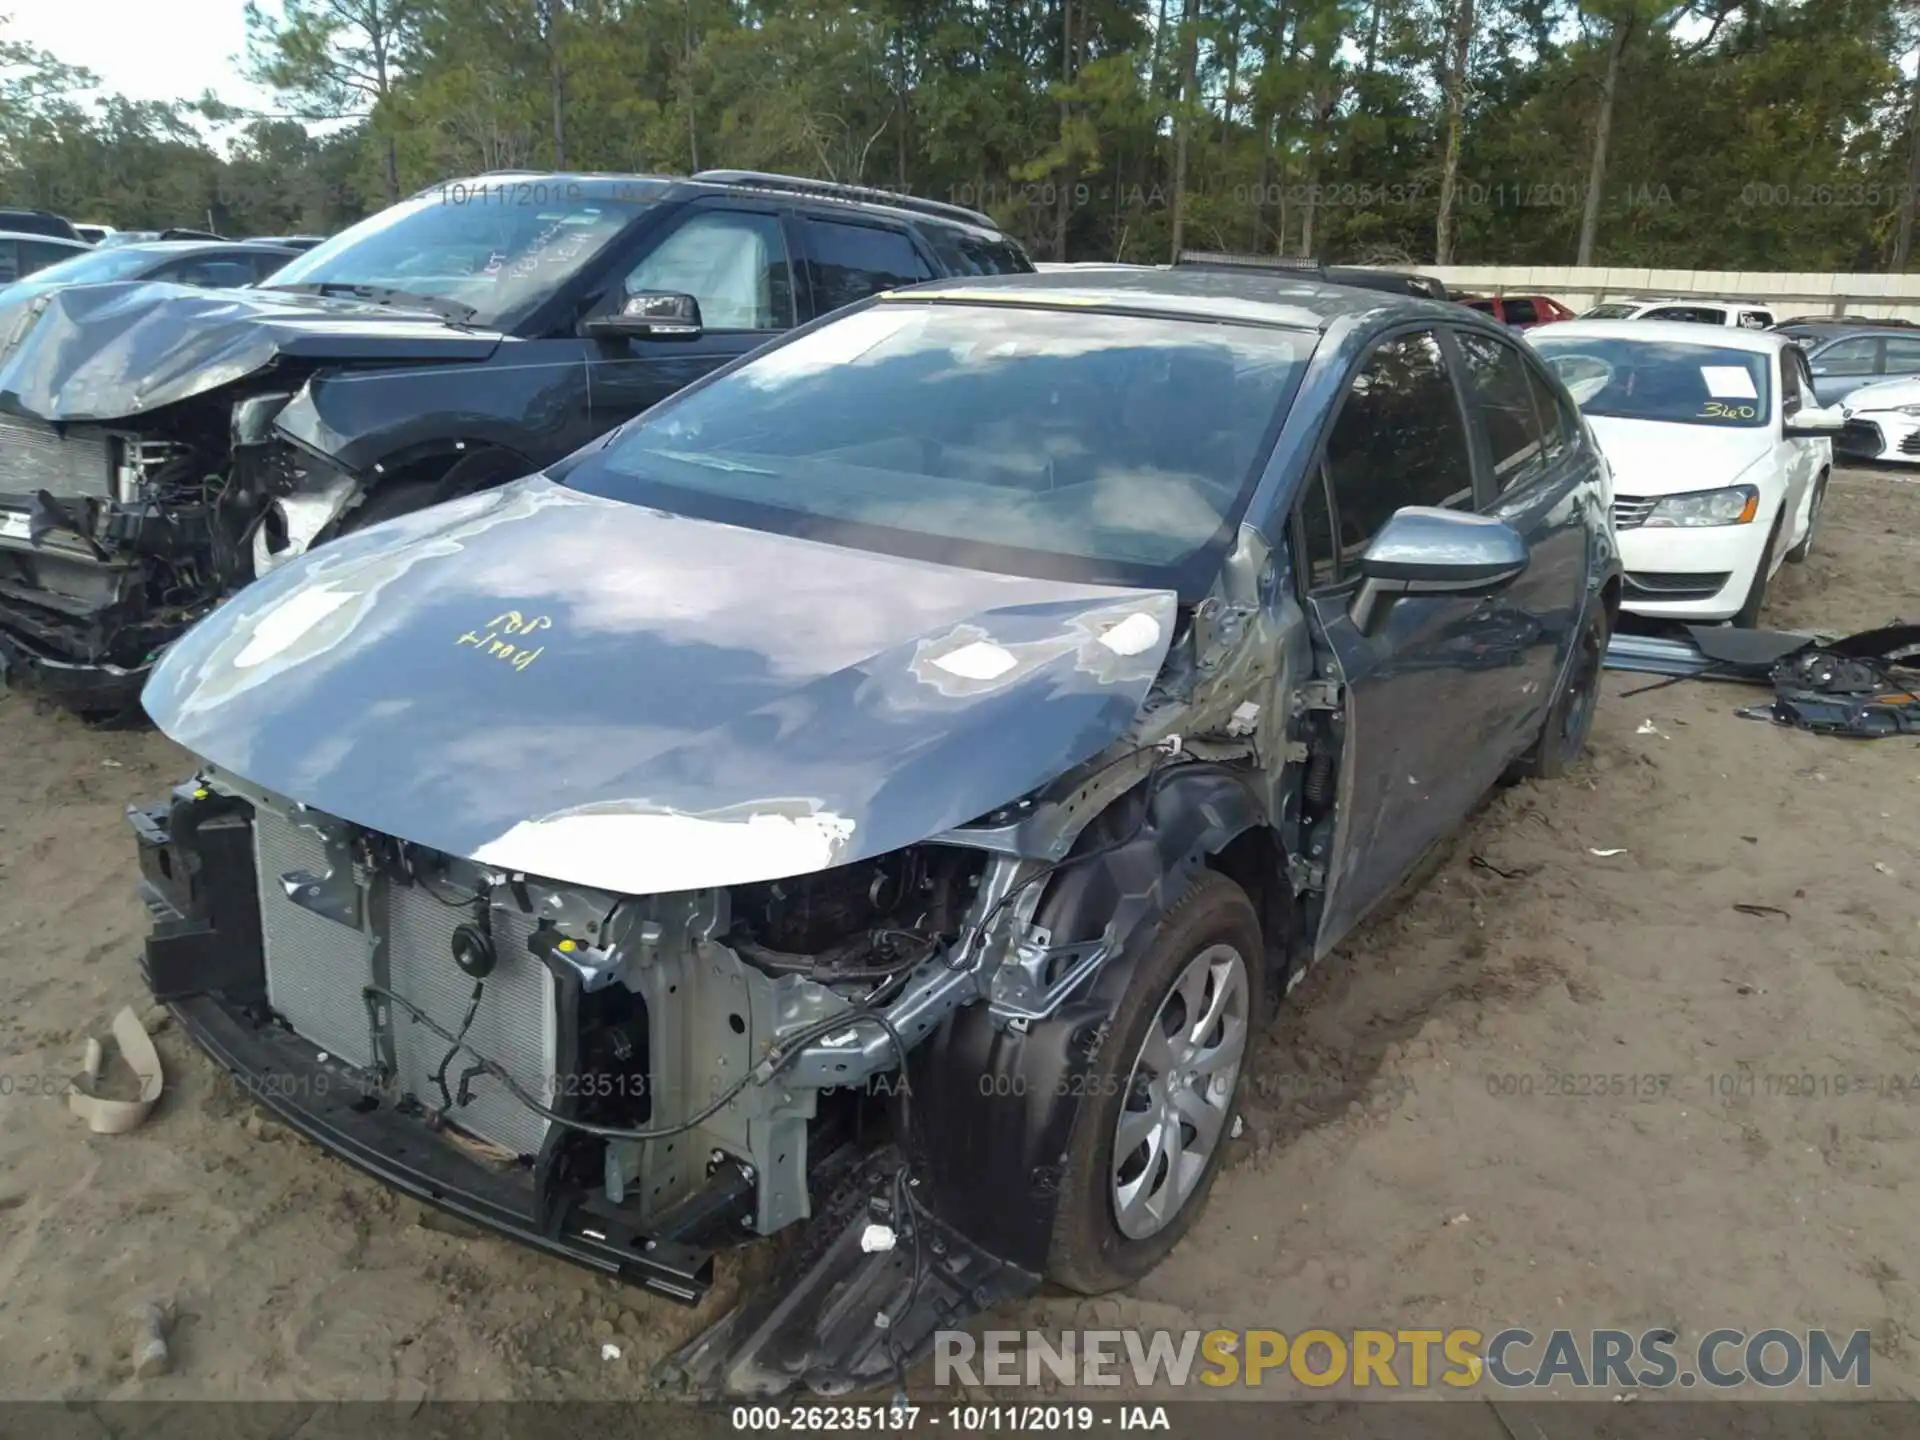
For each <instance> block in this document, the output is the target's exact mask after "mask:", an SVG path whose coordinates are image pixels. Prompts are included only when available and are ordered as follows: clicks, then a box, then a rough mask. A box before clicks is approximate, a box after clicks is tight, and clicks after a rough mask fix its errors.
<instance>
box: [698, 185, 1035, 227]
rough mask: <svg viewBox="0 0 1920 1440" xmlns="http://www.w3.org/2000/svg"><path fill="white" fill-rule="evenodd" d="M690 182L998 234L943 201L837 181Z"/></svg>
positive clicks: (986, 219) (986, 218) (985, 219)
mask: <svg viewBox="0 0 1920 1440" xmlns="http://www.w3.org/2000/svg"><path fill="white" fill-rule="evenodd" d="M692 178H693V179H695V180H697V181H700V182H701V183H702V184H706V185H735V186H739V187H741V188H742V189H750V190H777V191H779V192H780V193H781V194H783V195H814V196H818V197H819V198H820V199H822V200H852V201H859V202H862V203H864V204H868V205H891V206H893V207H894V208H895V209H896V210H912V211H914V212H916V213H918V214H921V215H931V216H933V217H934V218H935V219H938V220H958V221H960V222H961V223H963V224H966V225H977V226H979V227H980V228H981V229H983V230H992V231H994V232H995V233H996V234H997V233H999V230H1000V226H999V224H998V223H996V222H995V220H994V219H993V217H992V216H991V215H984V214H982V213H981V212H980V211H978V210H969V209H967V208H966V207H965V206H964V205H949V204H947V203H946V202H945V201H944V200H922V199H921V198H920V197H919V196H918V195H905V194H902V193H901V192H899V191H897V190H883V189H881V188H880V187H878V186H875V185H846V184H842V183H841V182H840V181H837V180H809V179H807V178H805V177H804V176H800V175H775V174H772V173H770V172H768V171H764V170H701V171H698V172H696V173H695V174H694V176H693V177H692Z"/></svg>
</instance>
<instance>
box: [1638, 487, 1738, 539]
mask: <svg viewBox="0 0 1920 1440" xmlns="http://www.w3.org/2000/svg"><path fill="white" fill-rule="evenodd" d="M1759 511H1760V492H1759V491H1758V490H1756V489H1754V488H1753V486H1751V485H1728V486H1726V487H1725V488H1724V489H1720V490H1695V491H1692V492H1691V493H1689V494H1686V495H1668V496H1666V497H1664V498H1663V499H1661V500H1660V501H1659V502H1658V503H1657V504H1656V505H1655V506H1654V507H1653V509H1652V511H1650V512H1649V513H1648V515H1647V518H1646V520H1645V521H1643V522H1642V524H1643V525H1644V527H1645V528H1647V529H1649V530H1651V529H1656V528H1662V527H1674V528H1678V527H1682V526H1697V525H1747V524H1751V523H1752V521H1753V517H1754V516H1755V515H1756V514H1758V513H1759Z"/></svg>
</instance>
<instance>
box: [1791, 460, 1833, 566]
mask: <svg viewBox="0 0 1920 1440" xmlns="http://www.w3.org/2000/svg"><path fill="white" fill-rule="evenodd" d="M1826 503H1827V473H1826V472H1825V471H1824V470H1823V471H1821V472H1820V478H1819V479H1818V480H1816V481H1814V482H1813V499H1811V500H1809V501H1808V502H1807V533H1806V534H1805V535H1804V536H1802V537H1801V540H1800V543H1799V544H1798V545H1796V546H1794V547H1793V548H1792V549H1791V550H1789V551H1787V563H1788V564H1790V565H1798V564H1800V563H1801V562H1802V561H1804V560H1805V559H1806V558H1807V556H1809V555H1811V554H1812V553H1813V537H1814V535H1815V533H1816V532H1817V531H1818V530H1819V528H1820V511H1821V509H1822V508H1823V507H1824V506H1825V505H1826Z"/></svg>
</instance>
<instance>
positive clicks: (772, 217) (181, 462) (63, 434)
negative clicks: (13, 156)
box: [0, 171, 1031, 714]
mask: <svg viewBox="0 0 1920 1440" xmlns="http://www.w3.org/2000/svg"><path fill="white" fill-rule="evenodd" d="M91 253H100V252H91ZM1030 268H1031V266H1030V265H1029V262H1028V260H1027V258H1026V256H1025V254H1024V253H1023V252H1022V251H1021V250H1020V248H1019V246H1018V245H1016V244H1015V243H1014V242H1012V241H1011V240H1009V239H1007V238H1006V237H1005V236H1004V235H1002V234H1000V233H999V232H998V231H997V230H996V229H994V228H993V225H992V222H991V221H989V220H988V219H987V218H986V217H985V216H983V215H979V214H977V213H975V212H972V211H966V210H961V209H959V208H957V207H953V206H948V205H942V204H939V203H937V202H933V201H922V200H916V199H913V198H910V197H902V196H892V195H886V194H884V193H882V192H876V191H869V190H864V189H854V188H852V187H842V186H834V185H828V184H817V183H814V182H810V181H802V180H796V179H794V178H792V177H786V176H776V175H758V174H754V173H750V172H742V171H726V172H713V173H710V174H706V175H700V176H695V177H693V178H692V179H690V180H675V179H661V178H656V177H647V176H633V177H618V176H611V177H610V176H603V175H595V176H587V175H529V174H500V175H485V176H478V177H475V178H472V179H468V180H461V181H454V182H449V183H447V184H445V185H440V186H435V187H433V188H432V189H431V190H428V191H425V192H422V193H421V194H419V195H416V196H414V197H413V198H411V199H409V200H407V201H405V202H403V203H402V204H400V205H398V206H395V207H393V208H391V209H389V210H387V211H384V212H382V213H381V214H379V215H376V216H374V217H373V218H372V219H370V220H368V221H366V222H363V223H362V224H360V225H358V226H355V227H353V228H352V229H350V230H348V231H345V232H343V233H342V234H340V235H336V236H334V237H332V238H331V239H329V240H326V241H325V242H323V243H321V244H318V245H316V246H314V247H313V248H312V249H309V250H307V251H305V252H304V253H303V254H300V255H298V256H296V257H293V259H292V263H291V264H289V265H288V266H286V268H285V269H284V270H281V271H280V272H279V273H278V274H275V275H273V276H271V277H270V278H269V279H267V280H266V282H265V283H264V284H263V285H261V286H259V287H257V288H252V289H247V290H236V291H221V292H217V293H215V292H208V291H205V290H191V289H186V288H183V287H181V286H179V285H172V284H166V283H137V282H122V283H117V284H103V285H89V286H87V287H84V288H76V289H70V290H58V291H52V292H39V293H27V294H22V295H18V296H9V295H7V294H4V293H0V667H4V669H6V670H7V671H8V672H9V673H10V674H11V676H12V677H13V678H14V679H16V680H31V681H37V682H38V683H39V684H40V685H42V686H43V687H44V688H46V689H49V690H51V691H54V692H57V693H59V694H61V695H62V696H64V697H65V698H66V699H68V700H69V701H70V702H71V703H72V704H73V705H74V706H75V707H76V708H79V709H82V710H84V711H87V712H90V713H91V712H98V713H103V714H111V713H115V712H124V711H128V710H130V709H132V708H133V707H134V706H135V702H136V697H137V695H138V691H139V686H140V683H141V680H142V678H143V677H144V676H145V674H146V673H147V672H148V670H149V669H150V667H151V665H152V662H153V660H154V658H155V657H156V656H157V655H158V653H159V652H160V651H161V650H162V649H163V648H164V647H165V646H166V645H167V644H168V643H169V642H171V641H172V640H173V639H174V638H175V637H176V636H177V635H179V634H180V633H181V632H182V631H183V630H184V629H185V628H186V627H187V626H189V625H190V624H192V623H193V621H194V620H196V619H197V618H198V617H199V616H201V615H203V614H205V613H206V612H207V611H208V610H209V609H211V608H212V607H213V605H214V604H216V603H217V602H218V601H219V600H220V599H221V597H223V596H224V595H227V594H229V593H231V592H232V591H233V590H235V589H237V588H238V587H240V586H242V585H244V584H245V583H247V582H248V581H250V580H252V579H254V578H255V577H256V576H258V575H261V574H264V573H266V572H268V571H269V570H271V569H273V568H274V567H275V566H277V565H279V564H282V563H284V562H285V561H286V560H288V559H290V558H292V557H293V556H296V555H298V554H300V553H301V552H303V551H304V550H306V549H307V548H308V547H310V546H312V545H316V544H320V543H322V542H324V541H327V540H329V539H332V538H333V537H335V536H337V535H339V534H342V533H345V532H347V531H349V530H352V529H356V528H364V527H365V526H366V525H368V524H371V523H373V522H375V521H378V520H383V519H387V518H389V517H391V516H394V515H398V514H403V513H406V512H407V511H410V510H415V509H419V508H421V507H423V506H425V505H428V504H431V503H433V502H435V501H438V500H442V499H447V498H451V497H453V496H456V495H461V494H466V493H471V492H473V491H476V490H480V489H484V488H487V487H489V486H493V485H497V484H500V483H502V482H503V481H506V480H510V479H513V478H515V477H517V476H521V475H526V474H529V473H532V472H534V471H537V470H539V469H541V468H542V467H544V466H547V465H549V464H552V463H553V462H554V461H556V460H558V459H560V458H561V457H562V456H565V455H566V454H568V453H569V452H571V451H573V450H575V449H577V448H578V447H580V446H582V445H584V444H586V443H587V442H589V441H591V440H593V439H594V438H595V437H597V436H599V435H602V434H604V433H605V432H606V431H608V430H609V429H611V428H612V427H614V426H616V425H618V424H619V423H621V422H622V421H624V420H626V419H628V418H630V417H631V416H633V415H635V414H637V413H639V412H640V411H642V410H645V409H646V408H647V407H649V406H650V405H653V404H654V403H656V402H657V401H659V400H661V399H662V398H664V397H665V396H667V395H670V394H672V393H673V392H674V391H676V390H678V389H680V388H681V387H683V386H685V385H687V384H689V383H691V382H693V381H695V380H697V379H699V378H700V377H701V376H703V375H705V374H707V373H708V372H710V371H712V370H714V369H715V368H717V367H719V366H721V365H724V364H726V363H727V362H728V361H730V360H733V359H736V358H738V357H739V356H741V355H743V354H745V353H747V352H748V351H750V350H752V349H754V348H755V347H757V346H759V345H761V344H763V343H765V342H766V341H767V340H769V339H772V338H773V337H775V336H776V335H778V334H780V333H781V332H782V331H785V330H788V329H790V328H792V327H794V326H795V325H799V324H804V323H806V322H807V321H809V320H811V319H813V318H815V317H816V316H818V315H822V314H825V313H826V312H828V311H830V310H834V309H837V308H839V307H841V306H844V305H847V304H849V303H851V302H853V301H856V300H859V299H862V298H864V297H866V296H867V295H870V294H872V293H874V292H876V291H879V290H884V289H891V288H895V287H898V286H902V285H910V284H914V283H917V282H920V281H924V280H929V279H935V278H941V277H946V276H953V275H974V274H983V273H998V272H1003V271H1013V272H1022V271H1026V270H1029V269H1030ZM663 306H665V307H667V308H665V309H663V308H662V307H663ZM669 311H671V315H669ZM669 321H671V323H669Z"/></svg>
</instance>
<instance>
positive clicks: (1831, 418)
mask: <svg viewBox="0 0 1920 1440" xmlns="http://www.w3.org/2000/svg"><path fill="white" fill-rule="evenodd" d="M1846 423H1847V417H1846V413H1845V412H1844V411H1842V410H1841V409H1840V407H1839V406H1837V405H1829V406H1828V407H1827V408H1826V409H1824V410H1822V409H1816V408H1815V407H1814V406H1811V405H1802V406H1801V407H1800V408H1799V409H1798V410H1796V411H1794V413H1793V414H1792V415H1790V416H1788V417H1787V422H1786V436H1787V439H1789V440H1825V439H1828V438H1830V437H1831V436H1833V435H1834V434H1835V433H1837V432H1838V431H1840V430H1842V429H1844V428H1845V427H1846Z"/></svg>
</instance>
